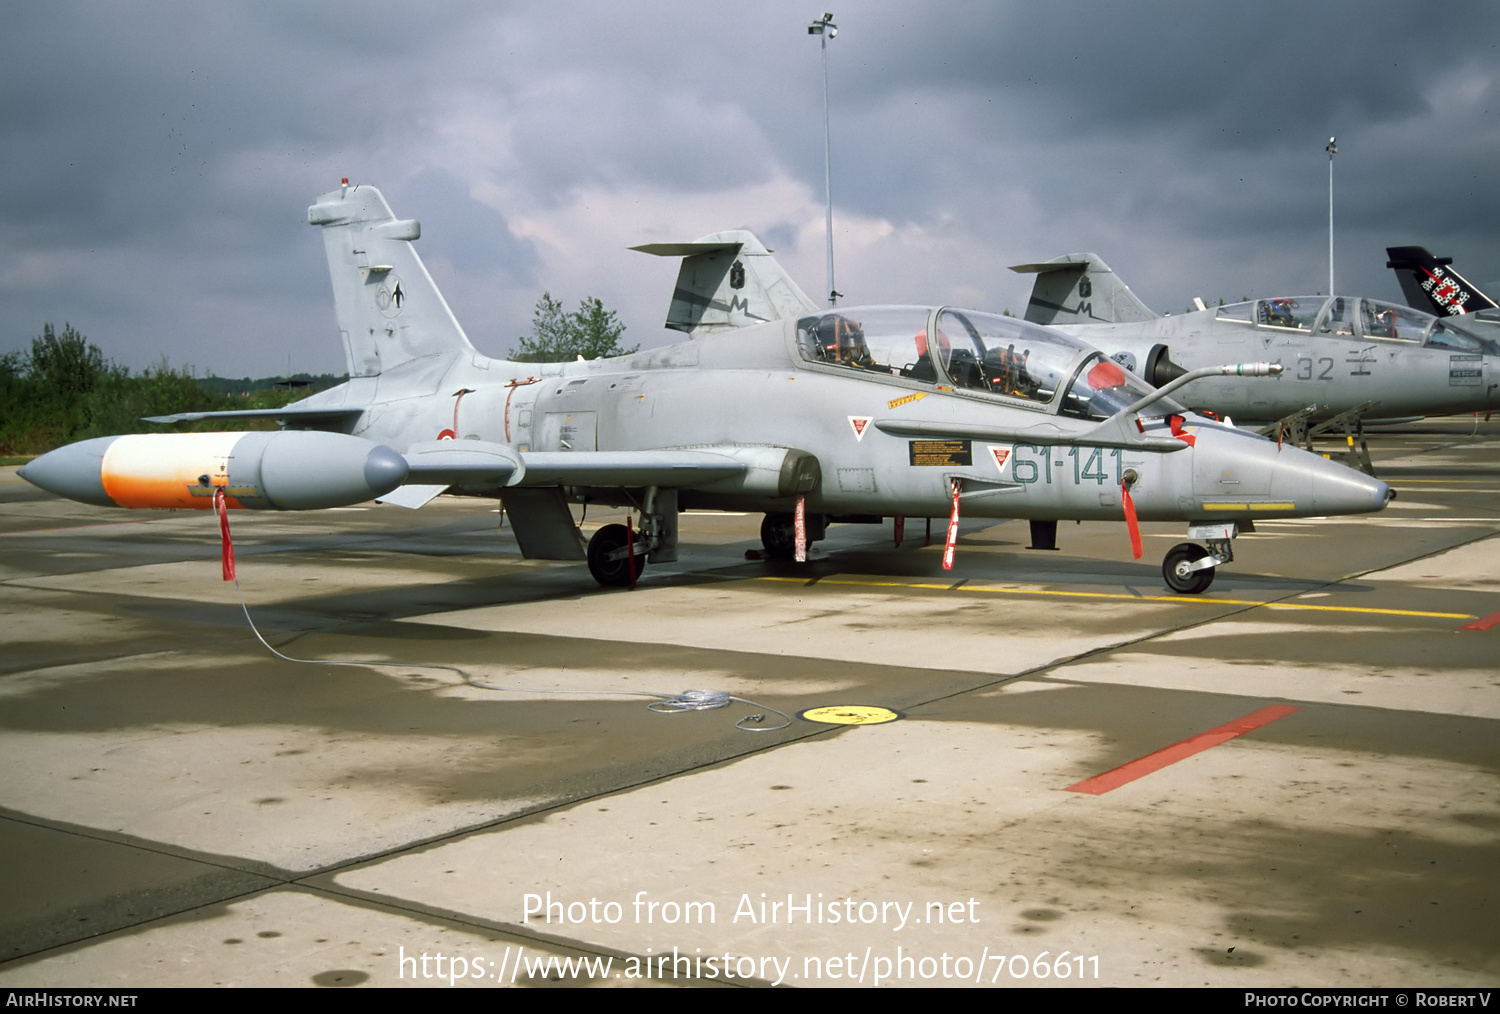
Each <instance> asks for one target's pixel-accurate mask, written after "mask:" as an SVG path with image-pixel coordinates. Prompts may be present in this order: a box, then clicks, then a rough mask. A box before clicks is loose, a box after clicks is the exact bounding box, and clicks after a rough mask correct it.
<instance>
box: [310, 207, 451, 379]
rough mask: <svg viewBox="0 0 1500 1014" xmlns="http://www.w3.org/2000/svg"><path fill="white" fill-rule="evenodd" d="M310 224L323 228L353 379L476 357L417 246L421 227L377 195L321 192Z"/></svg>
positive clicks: (341, 334)
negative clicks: (448, 356) (455, 356)
mask: <svg viewBox="0 0 1500 1014" xmlns="http://www.w3.org/2000/svg"><path fill="white" fill-rule="evenodd" d="M307 221H308V224H309V225H316V226H320V227H321V228H322V230H323V247H324V250H325V251H326V253H327V255H328V270H329V274H330V275H331V277H332V279H333V301H334V308H335V311H336V312H337V314H338V326H339V331H340V337H341V338H342V339H343V344H344V356H345V359H346V360H347V364H348V367H349V376H350V377H374V376H379V375H380V374H381V373H385V372H388V371H390V370H391V369H393V368H394V367H397V366H400V365H401V364H403V363H406V362H410V361H411V360H414V359H420V358H422V357H424V356H430V355H433V354H435V353H442V352H463V353H469V354H472V353H473V352H474V347H473V346H472V345H471V344H470V343H469V339H468V336H467V335H465V334H464V331H463V328H462V327H460V326H459V323H458V321H457V320H456V319H455V318H454V316H453V311H452V310H450V309H449V308H448V304H447V302H446V301H445V300H444V299H443V296H442V293H440V292H439V291H438V289H437V286H436V285H434V284H433V281H432V276H431V275H429V274H428V273H427V268H426V266H425V265H423V263H422V259H421V258H420V257H418V256H417V251H416V249H415V248H414V247H413V246H412V242H413V241H414V240H416V239H417V238H418V237H420V236H421V235H422V226H421V224H420V223H419V222H417V221H416V220H415V219H397V218H396V216H395V215H393V214H392V213H391V209H390V206H389V205H387V204H386V203H385V198H384V197H382V196H381V194H380V191H379V190H377V189H375V188H374V187H367V186H355V187H344V188H341V189H339V190H334V191H331V192H329V193H326V194H323V195H322V196H320V197H319V198H318V199H317V201H316V203H314V204H313V205H312V206H311V207H310V208H308V209H307Z"/></svg>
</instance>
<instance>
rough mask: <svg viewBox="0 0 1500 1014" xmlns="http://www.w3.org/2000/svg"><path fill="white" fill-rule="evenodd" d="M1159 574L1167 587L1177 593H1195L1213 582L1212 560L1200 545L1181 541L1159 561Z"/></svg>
mask: <svg viewBox="0 0 1500 1014" xmlns="http://www.w3.org/2000/svg"><path fill="white" fill-rule="evenodd" d="M1205 561H1206V562H1205ZM1161 576H1162V578H1163V579H1164V580H1165V581H1166V582H1167V587H1168V588H1170V589H1172V590H1173V591H1174V592H1177V593H1178V594H1179V595H1197V594H1199V593H1201V592H1204V591H1207V590H1208V586H1209V585H1211V584H1213V583H1214V562H1213V559H1212V557H1211V555H1210V554H1209V552H1208V550H1206V549H1204V548H1203V547H1202V546H1200V545H1198V544H1197V543H1194V542H1183V543H1180V544H1178V545H1176V546H1173V547H1172V548H1171V549H1170V550H1168V551H1167V556H1166V559H1164V560H1162V562H1161Z"/></svg>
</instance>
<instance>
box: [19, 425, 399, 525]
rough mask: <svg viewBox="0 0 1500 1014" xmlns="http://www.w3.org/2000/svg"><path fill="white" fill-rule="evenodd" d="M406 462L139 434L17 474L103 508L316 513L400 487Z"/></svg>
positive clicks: (300, 447) (360, 441)
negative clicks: (218, 492)
mask: <svg viewBox="0 0 1500 1014" xmlns="http://www.w3.org/2000/svg"><path fill="white" fill-rule="evenodd" d="M407 472H408V466H407V462H406V459H405V458H403V457H402V456H401V455H400V454H397V453H396V452H395V451H393V450H392V449H391V448H389V447H386V446H385V445H383V444H376V443H373V442H371V441H369V440H365V439H364V438H362V437H355V436H349V435H348V434H344V433H326V432H322V431H317V430H282V431H277V432H243V433H143V434H132V435H128V436H118V437H97V438H95V439H93V440H82V441H79V442H78V443H75V444H69V445H67V446H66V447H59V448H58V449H57V450H55V451H50V452H48V453H47V454H44V455H42V456H41V457H39V458H37V459H36V460H34V461H32V462H30V463H28V464H27V465H25V466H24V467H22V468H21V470H20V472H19V474H20V476H21V478H23V479H25V480H26V481H27V482H30V483H31V484H32V485H35V486H39V487H41V488H42V489H45V490H47V491H48V492H49V493H56V494H57V495H58V496H64V497H67V498H69V499H71V500H78V501H81V502H83V503H88V504H94V505H96V506H100V507H165V508H179V509H187V510H207V509H209V508H210V507H211V506H212V505H213V494H214V490H215V489H216V488H222V489H223V491H224V494H225V497H226V500H227V502H228V504H229V506H230V507H235V508H243V509H247V510H318V509H322V508H327V507H343V506H347V505H349V504H353V503H360V502H362V501H365V500H371V499H374V498H375V497H378V496H383V495H384V494H386V493H389V492H390V491H391V490H393V489H395V488H396V487H397V486H400V485H401V484H402V483H403V482H405V481H406V477H407Z"/></svg>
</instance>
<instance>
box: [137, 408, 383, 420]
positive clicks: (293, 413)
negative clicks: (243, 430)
mask: <svg viewBox="0 0 1500 1014" xmlns="http://www.w3.org/2000/svg"><path fill="white" fill-rule="evenodd" d="M365 407H366V406H358V407H355V408H347V407H346V408H303V407H298V406H295V405H286V406H283V407H282V408H237V409H232V410H230V411H225V412H177V413H175V414H173V415H148V416H143V417H142V418H144V419H145V421H146V422H154V423H180V422H198V421H199V420H202V419H295V420H297V421H298V422H301V423H313V422H328V423H337V422H343V421H345V420H351V419H357V418H359V417H360V416H361V415H363V414H364V411H365Z"/></svg>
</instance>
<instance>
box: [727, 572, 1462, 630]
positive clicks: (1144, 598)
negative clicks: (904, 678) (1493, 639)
mask: <svg viewBox="0 0 1500 1014" xmlns="http://www.w3.org/2000/svg"><path fill="white" fill-rule="evenodd" d="M755 580H757V581H789V582H793V583H796V584H804V585H809V584H810V585H813V586H816V585H823V584H835V585H851V586H854V587H857V588H920V589H926V590H929V591H966V592H988V593H990V594H993V595H1040V596H1043V597H1050V598H1081V599H1120V600H1123V601H1126V602H1171V603H1173V604H1175V605H1180V606H1261V607H1262V608H1265V609H1302V610H1306V611H1308V612H1321V613H1374V614H1376V615H1380V616H1421V617H1427V618H1429V619H1439V620H1470V619H1473V618H1474V614H1473V613H1431V612H1424V611H1421V610H1417V609H1374V608H1371V607H1369V606H1316V605H1308V604H1305V603H1301V602H1257V601H1255V600H1253V599H1211V598H1204V597H1203V596H1189V595H1122V594H1119V593H1118V592H1076V591H1053V590H1050V589H1044V588H996V587H993V586H991V585H980V584H965V585H960V586H959V587H957V588H955V587H954V586H953V585H951V584H926V583H923V582H920V581H851V580H848V579H843V578H828V577H824V578H817V579H814V580H812V581H808V580H807V579H806V578H800V577H759V578H756V579H755Z"/></svg>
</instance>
